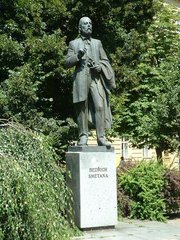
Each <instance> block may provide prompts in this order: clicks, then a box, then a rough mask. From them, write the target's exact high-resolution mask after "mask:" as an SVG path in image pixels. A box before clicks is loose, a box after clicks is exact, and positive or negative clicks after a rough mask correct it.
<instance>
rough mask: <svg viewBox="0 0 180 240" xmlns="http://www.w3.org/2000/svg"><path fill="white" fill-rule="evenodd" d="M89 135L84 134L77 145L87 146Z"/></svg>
mask: <svg viewBox="0 0 180 240" xmlns="http://www.w3.org/2000/svg"><path fill="white" fill-rule="evenodd" d="M87 141H88V139H87V137H86V136H82V137H80V139H79V141H78V142H77V146H87Z"/></svg>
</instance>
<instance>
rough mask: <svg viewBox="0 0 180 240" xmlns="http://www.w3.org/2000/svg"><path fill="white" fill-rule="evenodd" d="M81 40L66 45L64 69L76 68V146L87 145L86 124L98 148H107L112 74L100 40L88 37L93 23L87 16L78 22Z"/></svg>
mask: <svg viewBox="0 0 180 240" xmlns="http://www.w3.org/2000/svg"><path fill="white" fill-rule="evenodd" d="M79 33H80V38H77V39H75V40H73V41H71V42H70V43H69V49H68V54H67V57H66V66H67V67H68V68H70V67H74V66H75V72H74V82H73V103H74V104H75V109H76V114H77V123H78V127H79V140H78V143H77V145H78V146H85V145H87V141H88V122H89V121H90V122H91V123H93V124H94V125H95V127H96V134H97V143H98V145H99V146H106V147H110V146H111V145H110V143H109V142H108V141H107V140H106V137H105V129H106V128H110V127H111V123H112V116H111V111H110V106H109V94H110V90H111V89H112V88H115V79H114V72H113V69H112V67H111V65H110V63H109V60H108V58H107V56H106V53H105V51H104V49H103V47H102V43H101V41H100V40H97V39H94V38H92V37H91V34H92V22H91V19H90V18H88V17H82V18H81V19H80V21H79Z"/></svg>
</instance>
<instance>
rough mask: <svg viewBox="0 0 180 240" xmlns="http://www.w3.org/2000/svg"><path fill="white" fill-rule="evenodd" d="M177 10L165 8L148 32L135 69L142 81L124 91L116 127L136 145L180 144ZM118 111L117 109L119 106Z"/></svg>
mask: <svg viewBox="0 0 180 240" xmlns="http://www.w3.org/2000/svg"><path fill="white" fill-rule="evenodd" d="M176 21H177V14H176V12H174V10H172V9H170V8H168V7H163V8H162V9H161V11H160V12H159V14H158V15H156V17H155V19H154V22H153V23H152V24H151V25H150V26H149V28H148V31H147V41H146V42H145V45H144V47H143V48H144V49H142V50H144V51H142V52H141V54H140V56H139V64H137V65H136V67H135V68H134V72H135V74H136V76H137V78H138V80H139V82H138V84H136V85H134V86H133V87H132V88H131V89H130V91H128V92H126V93H125V96H126V99H125V101H124V105H123V112H121V113H119V112H118V114H120V119H119V124H118V127H117V126H116V130H118V132H120V133H121V134H124V135H126V136H128V137H130V139H131V141H132V142H133V144H134V145H136V146H139V147H142V146H143V145H147V146H149V147H155V148H156V151H157V156H158V157H162V151H163V150H166V149H168V150H176V149H177V147H179V144H178V143H179V139H180V135H179V128H180V122H179V116H180V115H179V114H180V110H179V109H180V100H179V96H180V92H179V89H180V88H179V83H178V81H179V80H178V79H179V56H180V51H179V47H178V42H179V32H178V25H177V24H176ZM116 111H118V109H116Z"/></svg>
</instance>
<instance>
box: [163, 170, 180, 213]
mask: <svg viewBox="0 0 180 240" xmlns="http://www.w3.org/2000/svg"><path fill="white" fill-rule="evenodd" d="M164 177H165V179H166V182H167V184H166V186H165V190H164V197H165V203H166V212H167V214H171V213H179V211H180V173H179V172H178V171H177V170H169V169H168V170H167V171H166V173H165V176H164Z"/></svg>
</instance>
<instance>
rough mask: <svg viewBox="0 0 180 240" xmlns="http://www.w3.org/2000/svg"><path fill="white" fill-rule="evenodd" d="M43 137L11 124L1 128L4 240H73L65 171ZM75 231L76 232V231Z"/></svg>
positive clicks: (0, 225)
mask: <svg viewBox="0 0 180 240" xmlns="http://www.w3.org/2000/svg"><path fill="white" fill-rule="evenodd" d="M56 160H57V155H56V153H55V152H54V150H53V148H52V147H51V146H50V145H49V143H48V138H47V137H45V136H44V135H43V134H40V133H38V134H37V133H36V132H32V131H30V130H26V129H25V128H24V127H22V126H21V125H17V124H10V125H9V126H8V127H7V128H4V127H3V128H2V127H1V128H0V181H1V187H2V188H1V191H0V239H2V240H20V239H21V240H23V239H24V240H29V239H33V240H39V239H44V240H48V239H49V240H56V239H58V240H59V239H69V238H70V236H72V234H74V233H75V228H73V227H74V225H73V223H72V224H71V226H70V224H69V223H68V221H67V213H68V212H67V211H69V212H71V209H70V208H69V205H68V203H67V199H70V197H71V196H70V192H69V190H68V189H67V188H66V184H65V179H64V172H63V170H62V169H60V168H59V166H58V165H57V164H56ZM73 229H74V230H73Z"/></svg>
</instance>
